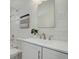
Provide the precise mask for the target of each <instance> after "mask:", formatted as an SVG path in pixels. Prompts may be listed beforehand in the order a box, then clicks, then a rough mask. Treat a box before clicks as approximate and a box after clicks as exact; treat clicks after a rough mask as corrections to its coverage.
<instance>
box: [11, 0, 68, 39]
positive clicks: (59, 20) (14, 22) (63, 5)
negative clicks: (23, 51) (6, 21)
mask: <svg viewBox="0 0 79 59" xmlns="http://www.w3.org/2000/svg"><path fill="white" fill-rule="evenodd" d="M18 1H21V0H17V2H16V4H17V6H12V7H15V8H17V7H18V6H19V5H20V6H22V7H20V6H19V7H20V8H17V9H19V11H18V12H14V11H12V12H14V16H13V17H11V27H10V28H11V35H12V34H14V35H15V38H29V37H31V36H32V35H31V29H32V28H37V25H36V24H37V19H36V16H35V14H32V13H31V12H33V13H34V11H35V9H34V10H33V9H32V8H34V7H32V5H31V4H32V2H31V0H24V2H26V4H27V5H26V4H20V2H19V3H18ZM27 1H28V3H27ZM14 2H15V1H14ZM27 13H29V14H30V15H33V16H30V28H28V29H20V27H19V17H20V16H22V15H23V14H27ZM67 13H68V11H67V0H55V26H56V27H55V28H38V29H39V31H40V33H43V32H44V33H45V34H46V37H47V38H48V37H49V36H50V35H53V38H52V39H56V40H68V38H67V37H68V29H67V28H68V24H67V23H68V15H67Z"/></svg>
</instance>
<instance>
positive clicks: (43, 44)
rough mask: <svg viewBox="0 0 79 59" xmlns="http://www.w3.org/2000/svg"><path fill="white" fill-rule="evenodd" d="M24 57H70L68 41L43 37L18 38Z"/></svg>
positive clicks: (23, 58) (41, 58) (44, 58)
mask: <svg viewBox="0 0 79 59" xmlns="http://www.w3.org/2000/svg"><path fill="white" fill-rule="evenodd" d="M17 45H18V47H19V48H20V49H21V50H22V59H68V51H67V42H66V41H58V40H42V39H32V38H29V39H21V38H20V39H17Z"/></svg>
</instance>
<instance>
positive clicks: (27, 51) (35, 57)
mask: <svg viewBox="0 0 79 59" xmlns="http://www.w3.org/2000/svg"><path fill="white" fill-rule="evenodd" d="M22 59H41V47H39V46H36V45H32V44H28V43H26V42H23V43H22Z"/></svg>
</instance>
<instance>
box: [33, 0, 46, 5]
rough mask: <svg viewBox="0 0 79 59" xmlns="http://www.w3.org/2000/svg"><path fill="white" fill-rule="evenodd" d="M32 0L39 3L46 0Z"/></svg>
mask: <svg viewBox="0 0 79 59" xmlns="http://www.w3.org/2000/svg"><path fill="white" fill-rule="evenodd" d="M32 1H33V3H35V4H37V5H39V4H41V3H42V2H43V1H47V0H32Z"/></svg>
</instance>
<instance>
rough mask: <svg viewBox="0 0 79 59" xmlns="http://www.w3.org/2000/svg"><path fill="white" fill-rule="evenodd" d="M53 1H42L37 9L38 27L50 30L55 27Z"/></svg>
mask: <svg viewBox="0 0 79 59" xmlns="http://www.w3.org/2000/svg"><path fill="white" fill-rule="evenodd" d="M54 15H55V1H54V0H46V1H42V2H41V3H40V4H39V5H38V7H37V19H38V27H40V28H52V27H55V16H54Z"/></svg>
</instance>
